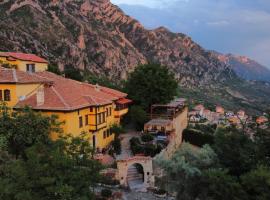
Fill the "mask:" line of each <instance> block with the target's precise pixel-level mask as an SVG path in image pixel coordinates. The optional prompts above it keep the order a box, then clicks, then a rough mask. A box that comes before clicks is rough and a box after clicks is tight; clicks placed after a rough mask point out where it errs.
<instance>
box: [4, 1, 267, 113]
mask: <svg viewBox="0 0 270 200" xmlns="http://www.w3.org/2000/svg"><path fill="white" fill-rule="evenodd" d="M0 19H1V21H0V44H1V45H0V51H22V52H31V53H35V54H38V55H40V56H42V57H45V58H47V59H48V60H49V61H50V63H52V64H57V65H58V66H59V68H60V69H61V70H63V69H64V68H65V67H68V66H74V67H76V68H79V69H81V70H88V71H91V72H92V73H94V74H97V75H105V76H107V77H108V78H110V79H111V80H120V79H125V78H126V77H127V75H128V73H129V72H131V71H132V70H134V68H135V67H136V66H138V65H140V64H144V63H151V62H152V63H160V64H162V65H166V66H168V67H169V68H170V69H171V71H172V72H174V74H175V77H176V78H177V80H178V81H179V84H180V85H181V88H182V91H183V93H182V94H181V95H182V96H187V97H191V98H195V97H197V96H199V97H200V98H201V99H202V100H205V101H207V102H209V104H220V103H222V104H224V105H225V106H227V107H228V108H239V107H240V108H242V107H247V108H249V107H251V108H249V109H250V110H251V111H256V110H261V111H262V110H264V109H265V108H266V107H267V105H270V100H269V98H266V97H267V96H268V97H269V96H270V89H269V90H268V88H267V87H268V86H267V85H261V83H259V85H258V84H257V83H255V82H253V83H252V84H253V87H250V85H251V83H249V82H246V81H243V80H241V79H240V78H238V77H237V75H236V74H235V73H234V71H233V70H232V68H231V66H230V65H228V64H227V63H225V62H222V61H220V59H219V58H218V56H217V55H216V54H215V53H213V52H210V51H207V50H205V49H203V48H202V47H201V46H200V45H198V44H196V43H195V42H193V41H192V39H191V38H190V37H188V36H187V35H184V34H182V33H172V32H170V31H169V30H167V29H166V28H164V27H160V28H157V29H154V30H147V29H145V28H144V27H143V26H142V25H141V24H140V23H139V22H138V21H136V20H135V19H133V18H131V17H129V16H128V15H126V14H125V13H123V11H122V10H121V9H119V8H118V7H117V6H115V5H113V4H112V3H110V1H109V0H77V1H71V0H39V1H37V0H2V1H1V0H0ZM254 85H255V86H254ZM240 86H241V87H240ZM265 87H266V88H265ZM255 88H256V89H255ZM265 91H266V92H265ZM267 91H268V92H267ZM265 95H266V97H265ZM265 104H266V106H265ZM254 106H255V108H254Z"/></svg>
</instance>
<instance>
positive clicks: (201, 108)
mask: <svg viewBox="0 0 270 200" xmlns="http://www.w3.org/2000/svg"><path fill="white" fill-rule="evenodd" d="M204 109H205V108H204V106H203V105H202V104H199V105H196V106H195V107H194V111H195V112H196V113H197V114H198V115H200V116H202V115H203V111H204Z"/></svg>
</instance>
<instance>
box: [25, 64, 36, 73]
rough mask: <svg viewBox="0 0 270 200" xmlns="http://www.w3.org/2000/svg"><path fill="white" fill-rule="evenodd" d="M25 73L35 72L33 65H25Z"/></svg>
mask: <svg viewBox="0 0 270 200" xmlns="http://www.w3.org/2000/svg"><path fill="white" fill-rule="evenodd" d="M26 71H27V72H30V73H34V72H36V66H35V64H26Z"/></svg>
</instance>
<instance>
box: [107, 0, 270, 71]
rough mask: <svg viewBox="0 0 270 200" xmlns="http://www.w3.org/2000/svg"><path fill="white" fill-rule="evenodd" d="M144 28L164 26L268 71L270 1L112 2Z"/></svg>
mask: <svg viewBox="0 0 270 200" xmlns="http://www.w3.org/2000/svg"><path fill="white" fill-rule="evenodd" d="M111 2H112V3H114V4H116V5H119V7H120V8H121V9H122V10H124V11H125V13H126V14H128V15H130V16H132V17H134V18H136V19H137V20H139V21H140V22H141V23H142V24H143V25H144V26H145V27H146V28H148V29H154V28H157V27H160V26H165V27H167V28H169V29H170V30H171V31H173V32H181V33H185V34H187V35H189V36H191V37H192V39H193V40H194V41H195V42H198V43H199V44H200V45H201V46H203V47H204V48H206V49H209V50H216V51H219V52H221V53H233V54H236V55H245V56H248V57H250V58H251V59H254V60H256V61H258V62H259V63H261V64H263V65H265V66H267V67H269V68H270V0H111Z"/></svg>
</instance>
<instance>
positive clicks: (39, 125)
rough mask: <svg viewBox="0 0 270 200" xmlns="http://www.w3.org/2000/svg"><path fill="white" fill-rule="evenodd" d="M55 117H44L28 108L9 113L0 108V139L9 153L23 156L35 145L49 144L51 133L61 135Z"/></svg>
mask: <svg viewBox="0 0 270 200" xmlns="http://www.w3.org/2000/svg"><path fill="white" fill-rule="evenodd" d="M57 119H58V118H57V116H55V115H52V116H44V115H42V114H41V113H37V112H34V111H33V110H31V109H30V108H28V107H25V108H23V109H21V110H17V111H14V112H11V110H10V109H9V108H7V107H6V106H5V105H1V106H0V138H1V141H2V142H1V143H3V144H6V146H7V149H8V151H9V152H10V153H12V154H14V155H15V156H16V157H18V156H19V155H22V156H24V153H25V149H26V148H28V147H31V146H33V145H34V144H36V143H49V141H50V139H49V134H50V133H51V132H55V133H61V132H62V130H61V128H60V125H61V123H60V122H58V121H57Z"/></svg>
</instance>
